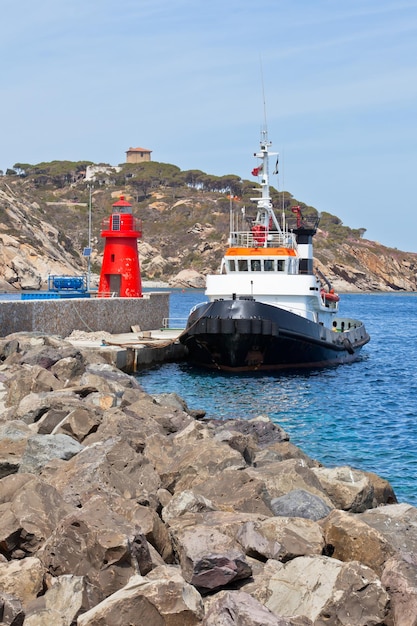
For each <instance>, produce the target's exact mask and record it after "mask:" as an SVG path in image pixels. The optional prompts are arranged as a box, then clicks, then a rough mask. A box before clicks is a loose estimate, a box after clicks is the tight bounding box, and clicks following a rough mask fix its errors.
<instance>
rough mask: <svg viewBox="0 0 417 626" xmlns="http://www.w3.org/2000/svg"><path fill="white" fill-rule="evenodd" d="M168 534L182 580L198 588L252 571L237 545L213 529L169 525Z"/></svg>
mask: <svg viewBox="0 0 417 626" xmlns="http://www.w3.org/2000/svg"><path fill="white" fill-rule="evenodd" d="M171 536H172V539H173V543H174V547H175V551H176V553H177V555H178V558H179V562H180V565H181V571H182V575H183V576H184V578H185V580H186V581H187V582H189V583H190V584H192V585H194V586H195V587H197V588H198V589H200V590H202V591H205V592H207V591H209V590H210V591H212V590H213V589H220V588H222V587H226V586H227V585H228V584H230V583H231V582H233V581H237V580H241V579H244V578H248V577H249V576H250V575H251V573H252V570H251V568H250V566H249V564H248V562H247V561H246V557H245V555H244V553H243V552H242V550H241V548H240V546H239V545H238V544H237V543H236V542H235V541H234V540H233V539H232V538H231V537H229V536H228V535H225V534H224V533H222V532H220V531H219V530H217V529H215V528H207V526H203V525H193V526H191V527H190V528H186V527H183V528H182V529H179V528H172V527H171Z"/></svg>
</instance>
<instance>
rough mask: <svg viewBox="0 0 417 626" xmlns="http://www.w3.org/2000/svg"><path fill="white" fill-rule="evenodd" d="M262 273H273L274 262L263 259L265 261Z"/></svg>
mask: <svg viewBox="0 0 417 626" xmlns="http://www.w3.org/2000/svg"><path fill="white" fill-rule="evenodd" d="M264 271H265V272H273V271H274V261H273V260H272V259H265V261H264Z"/></svg>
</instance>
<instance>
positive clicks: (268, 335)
mask: <svg viewBox="0 0 417 626" xmlns="http://www.w3.org/2000/svg"><path fill="white" fill-rule="evenodd" d="M348 322H349V324H348ZM346 328H348V330H347V331H345V332H343V333H342V332H333V331H331V330H329V329H327V328H325V327H324V326H322V325H320V324H317V323H315V322H312V321H310V320H307V319H305V318H303V317H300V316H299V315H295V314H294V313H290V312H289V311H285V310H284V309H280V308H278V307H275V306H272V305H268V304H263V303H260V302H256V301H255V300H253V299H251V298H247V299H236V300H219V301H215V302H211V303H208V304H203V305H200V306H199V307H197V308H196V309H195V310H194V311H193V312H192V313H190V316H189V318H188V322H187V328H186V329H185V331H184V332H183V333H182V335H181V337H180V341H181V342H182V343H183V344H184V345H185V346H186V347H187V349H188V360H189V361H190V362H192V363H194V364H197V365H202V366H204V367H209V368H214V369H219V370H224V371H232V372H239V371H258V370H279V369H298V368H317V367H324V366H330V365H339V364H342V363H351V362H352V361H355V360H356V359H357V358H358V356H359V352H360V350H361V348H362V347H363V346H364V345H365V344H366V343H368V341H369V335H368V334H367V332H366V330H365V327H364V325H363V324H362V323H361V322H359V321H357V320H346Z"/></svg>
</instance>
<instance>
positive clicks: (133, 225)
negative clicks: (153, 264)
mask: <svg viewBox="0 0 417 626" xmlns="http://www.w3.org/2000/svg"><path fill="white" fill-rule="evenodd" d="M101 236H102V237H105V238H106V241H105V245H104V255H103V264H102V266H101V273H100V283H99V286H98V293H97V295H98V296H101V297H106V296H107V297H109V296H112V295H116V296H119V297H121V298H141V297H142V281H141V277H140V267H139V254H138V243H137V242H138V239H140V238H141V237H142V223H141V221H140V220H138V219H137V218H135V217H134V216H133V215H132V205H131V204H129V202H126V200H125V198H124V196H120V200H119V201H118V202H115V203H114V204H113V211H112V214H111V216H110V217H108V218H107V219H105V220H103V222H102V231H101Z"/></svg>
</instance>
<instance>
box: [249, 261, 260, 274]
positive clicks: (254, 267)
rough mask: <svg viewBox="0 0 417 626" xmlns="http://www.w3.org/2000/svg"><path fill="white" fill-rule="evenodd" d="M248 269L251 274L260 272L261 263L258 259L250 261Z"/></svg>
mask: <svg viewBox="0 0 417 626" xmlns="http://www.w3.org/2000/svg"><path fill="white" fill-rule="evenodd" d="M250 269H251V272H260V271H261V261H260V260H259V259H251V262H250Z"/></svg>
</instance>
